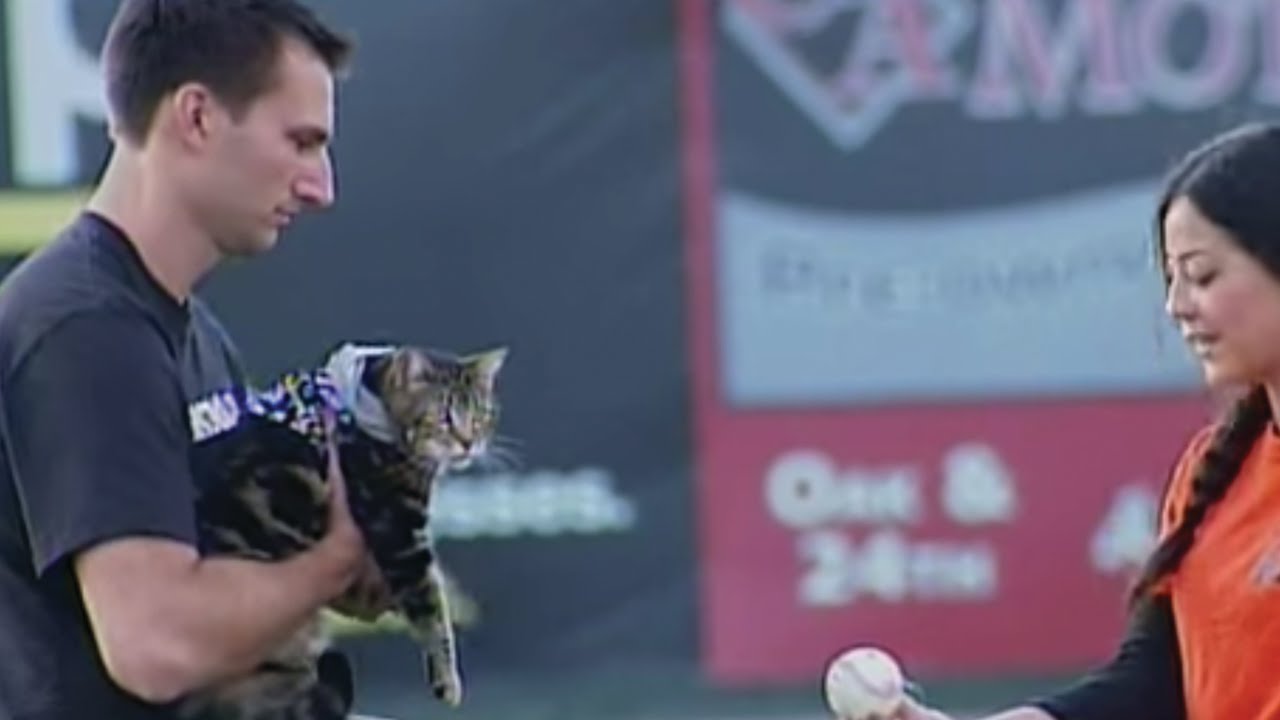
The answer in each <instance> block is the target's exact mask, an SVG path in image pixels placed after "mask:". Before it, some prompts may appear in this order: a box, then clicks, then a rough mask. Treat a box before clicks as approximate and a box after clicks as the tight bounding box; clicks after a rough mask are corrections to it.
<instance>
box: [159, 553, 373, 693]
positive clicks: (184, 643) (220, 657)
mask: <svg viewBox="0 0 1280 720" xmlns="http://www.w3.org/2000/svg"><path fill="white" fill-rule="evenodd" d="M347 581H349V577H348V576H346V575H340V574H339V573H337V572H335V571H334V570H333V569H332V563H326V562H325V559H324V558H323V556H321V555H319V554H318V553H315V552H312V553H306V554H303V555H298V556H295V557H294V558H292V559H289V560H286V561H284V562H281V563H260V562H254V561H249V560H237V559H223V558H213V559H207V560H204V561H201V562H200V563H199V564H198V565H197V566H196V567H195V568H194V570H193V572H192V573H191V575H190V576H189V579H188V580H187V582H186V583H185V584H183V585H181V586H180V587H178V588H174V590H173V592H171V593H166V595H167V598H166V601H165V602H164V604H163V605H161V607H160V609H161V611H162V612H164V613H166V616H165V617H164V618H162V619H161V618H158V620H162V621H163V626H164V627H166V628H168V632H167V633H166V635H167V637H162V640H161V641H167V642H172V643H174V652H175V653H176V655H175V657H176V661H177V666H178V668H179V669H180V670H181V672H182V673H183V674H184V675H185V676H186V677H185V678H184V680H185V682H181V683H180V684H182V685H186V686H188V687H189V688H194V687H201V686H206V685H209V684H213V683H216V682H219V681H222V680H225V679H228V678H231V677H234V676H237V675H242V674H244V673H246V672H248V671H249V670H251V669H252V668H253V667H254V666H255V665H257V664H258V663H260V662H261V661H262V660H263V659H264V658H265V657H266V655H267V654H268V653H269V652H270V651H271V649H272V648H274V647H276V646H277V645H279V644H280V643H281V642H283V641H284V640H286V639H287V638H288V636H289V635H290V634H291V633H293V632H296V631H297V630H298V629H299V628H300V627H301V626H302V624H303V623H304V622H306V621H307V620H308V619H309V618H310V617H311V616H312V615H313V614H314V613H315V612H316V611H317V610H318V609H319V608H320V607H321V606H323V605H324V604H325V603H326V602H327V601H328V600H329V599H330V598H331V597H333V596H334V595H336V594H337V593H338V592H340V591H341V589H342V587H343V584H344V583H345V582H347Z"/></svg>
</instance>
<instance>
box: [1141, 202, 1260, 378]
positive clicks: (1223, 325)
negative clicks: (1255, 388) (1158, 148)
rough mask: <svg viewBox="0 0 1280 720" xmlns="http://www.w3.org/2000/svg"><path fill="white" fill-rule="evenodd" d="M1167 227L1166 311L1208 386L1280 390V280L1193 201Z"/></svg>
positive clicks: (1173, 213)
mask: <svg viewBox="0 0 1280 720" xmlns="http://www.w3.org/2000/svg"><path fill="white" fill-rule="evenodd" d="M1163 223H1164V250H1165V268H1164V272H1165V276H1166V278H1167V279H1168V290H1167V294H1166V298H1165V309H1166V311H1167V312H1168V313H1169V315H1170V316H1171V317H1172V318H1173V319H1174V321H1175V322H1176V323H1177V325H1178V329H1179V330H1180V331H1181V333H1182V337H1183V338H1184V339H1185V340H1186V342H1187V345H1188V347H1190V349H1191V352H1192V353H1193V354H1194V355H1195V357H1196V358H1197V359H1198V360H1199V361H1200V365H1201V368H1202V370H1203V373H1204V377H1205V381H1206V382H1207V383H1208V384H1209V385H1211V386H1231V385H1255V384H1261V383H1271V382H1275V383H1280V280H1277V279H1276V277H1275V276H1273V275H1272V274H1271V273H1270V272H1268V270H1267V269H1266V268H1265V267H1264V266H1263V265H1262V264H1261V263H1259V262H1258V261H1257V260H1255V259H1254V258H1253V256H1252V255H1250V254H1249V253H1248V252H1246V251H1245V250H1244V249H1243V248H1241V247H1240V245H1239V244H1238V243H1237V242H1236V241H1235V239H1234V238H1233V237H1232V235H1231V234H1230V233H1228V232H1227V231H1226V230H1224V229H1223V228H1221V227H1219V226H1217V225H1215V224H1213V223H1212V222H1211V221H1210V220H1209V219H1208V218H1207V217H1205V216H1204V214H1203V213H1201V212H1200V210H1199V209H1198V208H1197V207H1196V206H1195V205H1194V204H1193V203H1192V202H1191V201H1189V200H1187V199H1186V198H1185V197H1183V198H1178V199H1177V200H1175V201H1174V202H1173V203H1172V204H1171V205H1170V206H1169V210H1168V212H1167V213H1166V214H1165V217H1164V220H1163ZM1277 241H1280V238H1277Z"/></svg>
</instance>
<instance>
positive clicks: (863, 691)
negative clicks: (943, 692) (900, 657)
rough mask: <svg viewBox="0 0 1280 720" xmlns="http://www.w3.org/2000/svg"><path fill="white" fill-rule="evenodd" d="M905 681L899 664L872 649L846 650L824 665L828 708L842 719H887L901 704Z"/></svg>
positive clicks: (857, 648) (881, 652)
mask: <svg viewBox="0 0 1280 720" xmlns="http://www.w3.org/2000/svg"><path fill="white" fill-rule="evenodd" d="M903 685H904V679H903V676H902V669H901V668H900V667H899V666H898V662H897V661H896V660H894V658H893V656H892V655H890V654H889V653H887V652H885V651H884V650H881V649H880V648H875V647H855V648H852V649H850V650H846V651H845V652H843V653H841V654H840V655H839V656H837V657H836V658H835V659H834V660H832V661H831V664H829V665H828V666H827V676H826V682H825V684H824V690H825V692H826V696H827V705H828V706H829V707H830V708H831V711H832V712H833V713H835V714H836V716H837V717H839V718H840V719H841V720H877V719H878V718H888V717H890V716H891V715H892V714H893V713H894V712H895V711H896V710H897V709H898V706H899V705H900V704H901V703H902V698H903V693H904V689H903Z"/></svg>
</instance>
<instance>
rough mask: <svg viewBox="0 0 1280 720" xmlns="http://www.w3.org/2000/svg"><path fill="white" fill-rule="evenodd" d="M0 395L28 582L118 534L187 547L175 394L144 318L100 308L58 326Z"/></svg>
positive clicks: (159, 341)
mask: <svg viewBox="0 0 1280 720" xmlns="http://www.w3.org/2000/svg"><path fill="white" fill-rule="evenodd" d="M0 387H2V390H0V392H2V393H3V402H4V413H5V418H4V419H5V423H6V425H7V428H8V433H9V442H10V447H9V448H8V450H9V459H10V463H11V466H12V470H13V476H14V480H15V483H16V486H17V491H18V494H19V497H20V500H21V503H22V511H23V514H24V518H25V521H26V525H27V532H28V536H29V538H30V543H31V552H32V562H33V563H34V567H35V569H36V572H37V573H41V574H43V573H44V572H45V571H47V570H48V569H49V568H50V567H52V566H53V565H55V564H57V563H59V562H60V561H61V560H64V559H67V558H69V557H70V556H71V555H73V554H74V553H76V552H78V551H79V550H82V549H84V548H86V547H88V546H90V545H93V544H95V543H98V542H101V541H104V540H109V539H114V538H119V537H124V536H137V535H143V536H152V537H167V538H172V539H176V540H180V541H183V542H187V543H190V544H193V545H194V544H195V528H196V525H195V489H194V485H193V483H192V481H191V477H190V473H191V470H190V465H189V461H188V446H189V442H190V433H189V431H188V429H187V421H186V410H185V402H184V400H183V393H182V388H181V384H180V381H179V379H178V375H177V368H176V364H175V362H174V361H173V359H172V355H171V354H170V353H169V350H168V348H167V347H166V345H165V342H164V339H163V337H162V336H161V335H160V333H159V331H158V330H156V329H155V328H154V327H153V326H152V325H150V323H149V322H148V321H147V320H146V319H145V318H143V317H142V316H140V315H132V314H130V313H128V312H125V311H109V310H101V311H93V312H88V313H84V314H81V315H78V316H76V317H73V318H71V319H68V320H65V321H63V322H62V323H61V324H60V325H59V326H57V327H56V328H55V329H53V330H52V331H51V332H50V333H49V334H48V335H46V336H45V337H44V338H42V339H41V340H40V342H39V344H38V345H37V346H36V347H35V348H34V349H33V350H32V351H31V353H30V354H29V355H28V356H26V357H25V358H24V359H23V360H22V361H21V362H20V364H19V365H18V366H17V367H16V368H15V369H14V371H13V373H12V374H11V376H10V377H8V378H6V379H5V381H4V383H3V385H2V386H0Z"/></svg>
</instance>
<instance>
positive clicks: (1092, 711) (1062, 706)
mask: <svg viewBox="0 0 1280 720" xmlns="http://www.w3.org/2000/svg"><path fill="white" fill-rule="evenodd" d="M1031 704H1032V705H1033V706H1035V707H1038V708H1040V709H1041V710H1044V711H1045V712H1047V713H1049V714H1050V715H1052V716H1053V717H1055V718H1057V719H1058V720H1129V719H1130V718H1144V720H1185V718H1186V705H1185V703H1184V701H1183V693H1182V664H1181V659H1180V657H1179V653H1178V636H1177V628H1176V627H1175V625H1174V620H1173V610H1172V608H1171V607H1170V604H1169V599H1168V596H1165V595H1162V596H1159V597H1158V598H1156V599H1154V600H1152V601H1150V602H1147V603H1144V604H1143V606H1141V607H1140V608H1138V609H1137V610H1136V611H1135V612H1134V614H1133V617H1132V618H1131V620H1130V622H1129V628H1128V631H1127V632H1126V634H1125V638H1124V640H1123V642H1122V643H1121V645H1120V649H1119V651H1117V653H1116V655H1115V657H1113V658H1112V660H1111V662H1110V663H1109V664H1107V665H1105V666H1103V667H1101V668H1099V669H1098V670H1095V671H1094V672H1092V673H1090V674H1088V675H1086V676H1085V677H1083V678H1081V679H1080V680H1079V681H1077V682H1075V683H1074V684H1072V685H1070V686H1068V687H1066V688H1064V689H1063V690H1061V691H1059V692H1057V693H1055V694H1053V695H1050V696H1048V697H1044V698H1040V699H1039V700H1037V701H1035V702H1033V703H1031Z"/></svg>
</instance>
